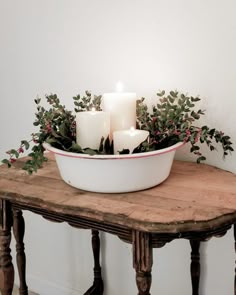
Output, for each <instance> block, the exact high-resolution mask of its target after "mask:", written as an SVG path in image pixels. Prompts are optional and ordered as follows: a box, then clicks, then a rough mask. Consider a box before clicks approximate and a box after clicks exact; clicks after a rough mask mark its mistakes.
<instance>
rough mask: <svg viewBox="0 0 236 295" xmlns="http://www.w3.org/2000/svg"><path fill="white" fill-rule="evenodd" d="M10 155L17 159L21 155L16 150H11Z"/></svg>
mask: <svg viewBox="0 0 236 295" xmlns="http://www.w3.org/2000/svg"><path fill="white" fill-rule="evenodd" d="M10 153H11V154H12V155H14V156H15V157H16V158H19V153H18V152H17V151H16V150H14V149H11V150H10Z"/></svg>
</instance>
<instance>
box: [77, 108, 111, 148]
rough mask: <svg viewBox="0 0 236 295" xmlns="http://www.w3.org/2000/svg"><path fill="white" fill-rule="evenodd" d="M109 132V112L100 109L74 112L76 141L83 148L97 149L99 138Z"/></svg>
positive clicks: (105, 136)
mask: <svg viewBox="0 0 236 295" xmlns="http://www.w3.org/2000/svg"><path fill="white" fill-rule="evenodd" d="M109 133H110V114H109V113H108V112H102V111H95V110H92V111H87V112H78V113H76V141H77V144H78V145H80V146H81V148H82V149H84V148H91V149H99V146H100V143H101V139H102V137H104V139H106V138H107V136H108V135H109Z"/></svg>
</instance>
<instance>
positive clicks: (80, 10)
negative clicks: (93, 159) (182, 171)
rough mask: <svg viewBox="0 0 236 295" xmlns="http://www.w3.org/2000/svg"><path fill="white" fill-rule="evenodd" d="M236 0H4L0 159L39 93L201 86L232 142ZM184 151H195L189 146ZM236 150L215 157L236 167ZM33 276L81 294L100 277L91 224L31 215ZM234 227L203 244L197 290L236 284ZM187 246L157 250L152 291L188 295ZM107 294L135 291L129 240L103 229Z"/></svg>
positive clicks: (60, 291) (44, 292) (42, 288)
mask: <svg viewBox="0 0 236 295" xmlns="http://www.w3.org/2000/svg"><path fill="white" fill-rule="evenodd" d="M235 10H236V2H235V1H234V0H225V1H221V0H199V1H189V0H178V1H175V0H167V1H163V0H119V1H118V0H117V1H115V0H100V1H96V0H87V1H82V0H70V1H66V0H40V1H35V0H33V1H32V0H21V1H17V0H15V1H14V0H7V1H6V0H5V1H4V0H0V158H2V157H4V151H5V150H7V149H9V148H12V147H15V146H17V145H18V142H19V141H20V140H21V139H23V138H27V136H28V135H29V134H30V133H31V132H32V130H33V128H32V122H33V119H34V111H35V109H34V103H33V98H35V97H36V96H37V95H39V96H42V95H44V94H45V93H51V92H55V93H57V94H58V95H59V96H60V97H61V98H62V100H63V102H64V103H65V104H66V105H67V106H68V107H70V106H72V100H71V98H72V96H73V95H75V94H77V93H81V92H82V91H84V90H86V89H89V90H91V91H92V92H94V93H97V94H98V93H103V92H105V91H106V92H108V91H113V90H114V88H115V84H116V82H117V81H118V80H122V81H123V82H124V83H125V86H126V87H125V90H127V91H136V92H137V94H138V95H140V96H141V95H142V96H147V97H153V96H154V95H155V92H156V91H157V90H159V89H176V88H177V89H179V90H182V91H184V92H188V93H190V94H193V95H197V94H200V95H201V96H202V97H203V105H204V107H203V108H205V109H206V110H207V114H208V116H207V118H206V119H205V121H206V123H207V124H209V125H211V126H215V127H217V128H219V129H223V130H225V131H226V132H227V133H229V134H230V135H231V136H232V139H233V141H234V142H236V134H235V128H236V116H235V109H236V87H235V82H236V81H235V78H236V58H235V52H236V18H235ZM178 157H180V158H187V159H190V157H189V154H187V155H186V153H185V151H182V152H181V153H179V155H178ZM235 160H236V153H235V154H234V155H233V156H232V157H230V158H228V159H226V160H225V161H223V160H222V158H221V154H219V153H218V154H217V153H211V155H209V154H208V163H210V164H213V165H216V166H219V167H221V168H224V169H226V170H230V171H232V172H236V161H235ZM26 223H27V229H26V239H25V241H26V253H27V257H28V260H27V275H28V284H29V286H30V288H31V289H32V290H34V291H36V292H39V293H40V294H41V295H67V294H83V292H84V291H85V290H86V288H87V287H89V285H90V283H91V281H92V255H91V251H90V234H89V232H85V231H82V230H75V229H72V228H70V227H69V226H68V225H66V224H59V225H58V224H53V223H49V222H47V221H45V220H43V219H42V218H41V217H38V216H34V215H31V214H30V213H28V214H26ZM233 246H234V244H233V237H232V231H231V232H229V233H228V235H227V236H225V237H224V238H222V239H213V240H211V241H210V242H208V244H207V246H204V247H203V251H202V252H203V253H202V254H203V256H202V258H203V268H202V274H203V277H202V281H201V294H203V295H209V294H215V295H222V294H226V295H230V294H233V274H234V256H235V255H234V249H233ZM189 251H190V249H189V245H188V242H187V241H175V242H172V243H170V244H168V245H167V246H166V247H165V248H162V249H158V250H155V251H154V261H155V263H154V267H153V284H152V294H161V295H169V294H181V295H187V294H191V284H190V274H189V255H190V254H189ZM102 265H103V272H104V278H105V290H106V291H105V295H118V294H123V295H131V294H136V293H137V291H136V286H135V280H134V271H133V269H132V255H131V247H130V245H126V244H124V243H123V242H121V241H119V240H118V239H117V238H116V237H113V236H109V235H102Z"/></svg>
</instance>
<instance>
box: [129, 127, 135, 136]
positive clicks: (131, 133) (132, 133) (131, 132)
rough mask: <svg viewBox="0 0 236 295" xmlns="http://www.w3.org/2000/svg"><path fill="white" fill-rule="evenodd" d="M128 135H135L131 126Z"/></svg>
mask: <svg viewBox="0 0 236 295" xmlns="http://www.w3.org/2000/svg"><path fill="white" fill-rule="evenodd" d="M130 135H131V136H134V135H135V129H134V127H133V126H132V127H130Z"/></svg>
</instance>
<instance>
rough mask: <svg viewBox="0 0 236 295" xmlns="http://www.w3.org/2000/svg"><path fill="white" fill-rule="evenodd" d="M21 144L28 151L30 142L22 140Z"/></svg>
mask: <svg viewBox="0 0 236 295" xmlns="http://www.w3.org/2000/svg"><path fill="white" fill-rule="evenodd" d="M21 144H22V145H24V147H25V149H26V150H28V149H29V147H30V145H29V142H28V141H27V140H22V141H21Z"/></svg>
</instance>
